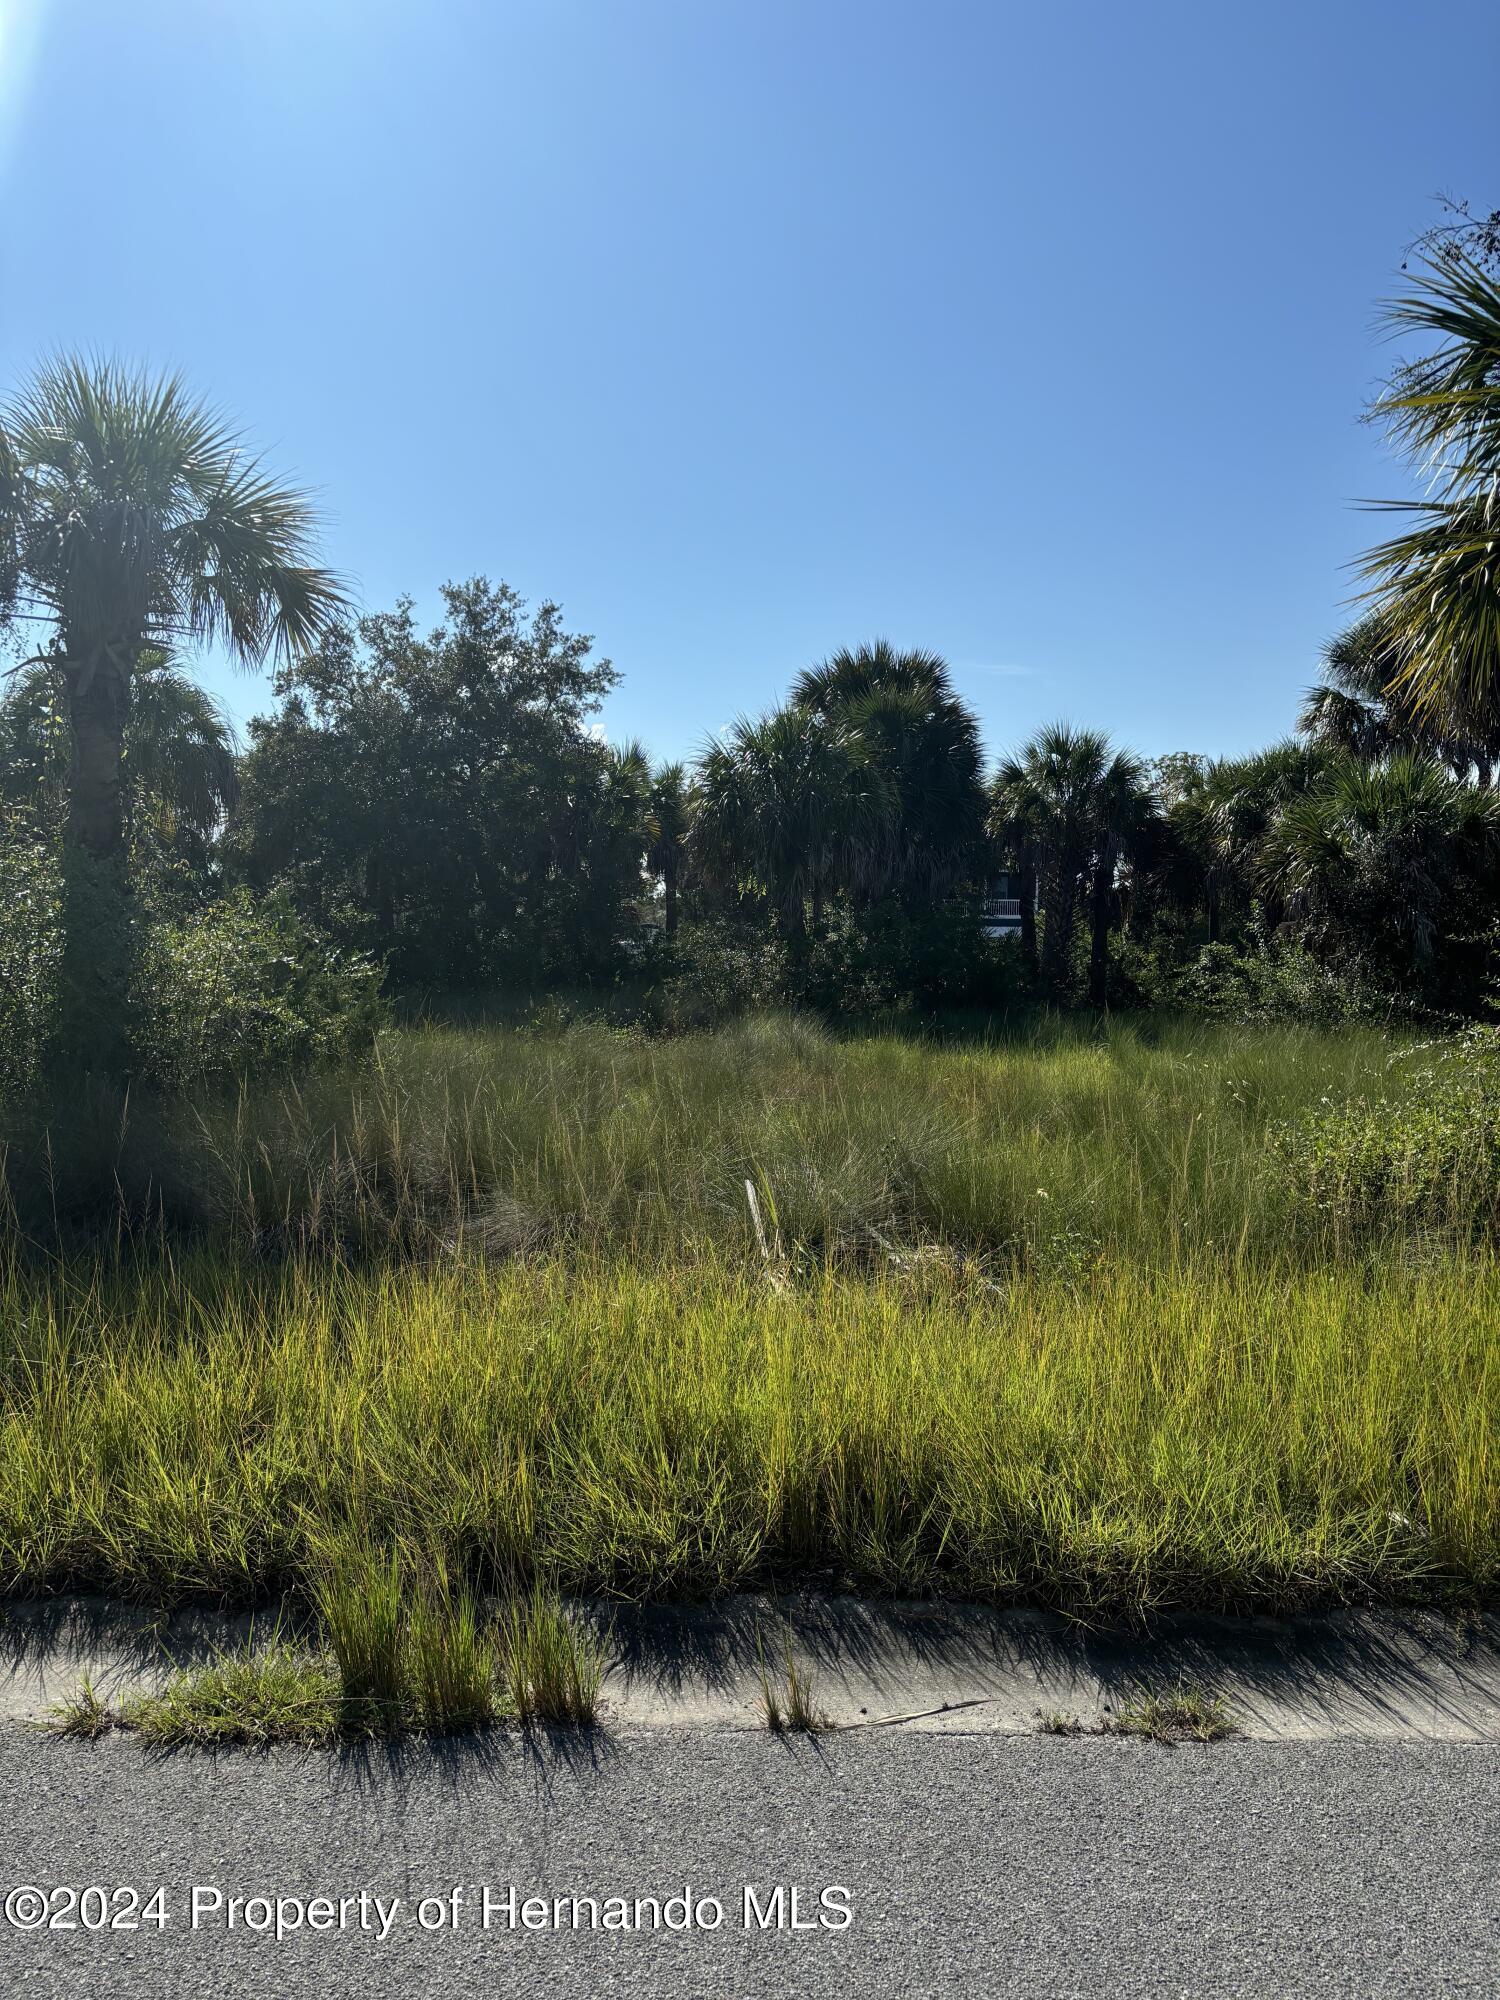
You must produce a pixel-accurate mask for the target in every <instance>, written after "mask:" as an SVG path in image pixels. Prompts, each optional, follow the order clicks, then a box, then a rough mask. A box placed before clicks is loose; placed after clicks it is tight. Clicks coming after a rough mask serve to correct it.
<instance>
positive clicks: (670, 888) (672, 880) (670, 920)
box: [661, 854, 677, 937]
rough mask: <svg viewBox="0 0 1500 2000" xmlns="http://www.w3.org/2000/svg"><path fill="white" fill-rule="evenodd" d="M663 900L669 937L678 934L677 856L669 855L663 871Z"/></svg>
mask: <svg viewBox="0 0 1500 2000" xmlns="http://www.w3.org/2000/svg"><path fill="white" fill-rule="evenodd" d="M661 889H662V900H663V904H664V910H665V922H666V931H667V936H668V937H675V936H676V935H677V857H676V855H675V854H673V855H671V856H669V858H668V860H667V864H666V866H665V867H664V868H663V869H662V871H661Z"/></svg>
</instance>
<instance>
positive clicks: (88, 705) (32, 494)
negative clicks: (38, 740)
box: [0, 359, 342, 1069]
mask: <svg viewBox="0 0 1500 2000" xmlns="http://www.w3.org/2000/svg"><path fill="white" fill-rule="evenodd" d="M0 432H3V434H4V436H5V439H6V446H5V451H4V453H3V454H0V507H3V525H0V547H4V548H7V549H10V550H13V551H14V556H13V565H14V571H15V576H16V603H17V606H18V608H19V613H20V615H21V616H23V617H26V618H29V619H32V620H35V621H37V622H39V623H40V624H41V625H42V626H43V627H44V628H45V632H46V640H45V643H44V645H43V647H42V648H41V649H40V656H41V657H44V658H45V659H46V660H47V661H48V663H49V665H50V666H51V667H52V668H53V670H54V671H55V672H56V674H57V676H58V679H59V681H60V683H61V686H62V689H63V695H64V700H65V703H66V708H67V715H68V729H69V738H70V744H71V768H70V773H69V783H68V803H67V817H66V829H65V854H66V861H65V884H66V886H65V909H64V927H65V946H64V961H63V986H64V1007H65V1019H66V1021H67V1022H68V1023H70V1024H71V1025H69V1026H66V1027H65V1034H64V1044H65V1056H64V1059H65V1061H67V1062H68V1063H69V1064H70V1065H72V1064H85V1065H89V1066H94V1067H100V1068H105V1069H115V1068H118V1067H119V1066H120V1064H121V1063H122V1062H123V1060H124V1052H125V1020H126V1005H127V992H128V984H129V979H128V974H129V967H128V956H127V952H128V946H127V942H126V938H127V930H128V927H127V925H126V924H125V921H124V916H123V898H124V896H125V893H126V883H125V878H124V866H123V863H124V837H125V814H124V779H125V740H126V730H127V726H128V723H129V718H130V709H131V700H132V695H133V692H134V688H135V681H136V675H137V672H138V670H139V668H140V666H141V663H142V660H143V659H144V658H145V657H146V656H147V655H148V654H150V653H153V652H164V651H171V650H173V649H174V648H176V647H179V646H181V645H183V644H195V643H196V644H209V643H217V644H221V645H223V646H225V647H227V649H228V650H229V652H230V653H231V654H232V655H234V656H235V657H236V658H238V659H239V660H241V661H242V662H245V663H247V664H255V663H258V662H260V661H261V660H263V659H264V658H265V657H266V656H267V655H268V654H279V655H282V656H287V655H291V654H295V653H299V652H301V651H303V650H305V649H307V648H310V647H311V646H313V645H315V644H316V643H317V641H318V640H319V639H320V638H321V637H322V636H323V635H324V633H325V632H326V631H327V630H328V629H329V627H330V625H331V624H332V622H333V620H334V619H335V617H336V615H337V613H338V612H339V610H340V609H341V606H342V596H341V593H340V590H339V587H338V585H337V583H336V582H335V580H334V578H333V577H332V576H331V575H330V574H329V572H328V571H327V570H324V569H320V568H318V567H316V566H315V565H314V564H312V563H311V562H310V561H309V560H308V556H309V548H310V543H311V540H312V535H313V528H314V517H313V513H312V509H311V507H310V505H309V502H308V500H307V498H306V497H305V495H303V494H301V493H299V492H296V491H294V490H292V489H290V488H288V487H285V486H283V485H281V484H279V483H278V482H277V481H276V480H275V479H273V478H271V477H270V476H269V475H268V474H267V473H266V472H265V471H264V470H263V468H262V467H261V465H260V464H259V462H258V461H257V460H256V459H255V458H253V457H252V456H250V455H249V454H248V453H247V451H246V450H245V448H244V446H243V445H242V443H241V442H240V440H239V438H238V437H237V435H236V434H235V433H234V432H233V431H232V430H231V429H230V428H229V427H228V426H227V424H226V423H225V422H224V420H223V419H222V418H221V417H219V416H217V415H216V414H214V413H213V412H212V411H211V410H209V409H208V408H207V407H206V406H205V405H204V404H202V403H201V402H198V401H197V400H195V399H194V398H193V397H192V396H191V395H190V394H189V393H188V391H187V390H186V388H185V387H184V385H183V383H182V382H181V380H180V379H179V378H178V377H176V376H165V377H160V378H152V377H150V376H148V375H147V374H145V373H143V372H136V371H132V370H129V369H126V368H124V367H122V366H120V365H118V364H117V363H114V362H107V361H103V362H94V361H85V360H81V359H61V360H57V361H54V362H50V363H48V364H47V365H46V366H45V367H43V368H41V369H40V370H39V371H38V372H37V374H36V375H35V376H34V377H33V378H32V380H31V381H30V382H29V383H28V384H27V386H26V387H25V388H23V390H22V391H21V393H20V394H19V395H18V396H17V397H16V398H15V399H14V401H13V402H12V403H11V404H10V405H9V407H8V408H6V409H5V411H4V412H3V415H0ZM0 566H3V565H0Z"/></svg>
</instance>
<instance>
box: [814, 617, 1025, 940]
mask: <svg viewBox="0 0 1500 2000" xmlns="http://www.w3.org/2000/svg"><path fill="white" fill-rule="evenodd" d="M792 702H793V705H794V706H796V707H799V708H804V709H807V710H808V711H810V712H811V713H812V714H814V715H818V716H822V717H823V718H825V719H826V720H827V721H829V722H832V723H834V724H836V725H838V726H839V727H840V728H842V729H845V730H848V731H850V732H851V733H852V734H853V735H855V736H857V737H858V738H859V740H860V742H861V743H862V744H863V745H864V750H865V755H866V757H867V758H868V759H869V761H870V762H871V763H872V764H873V765H874V766H875V767H876V768H877V769H878V770H880V771H881V772H883V773H884V775H885V778H886V779H887V781H888V783H889V785H890V788H891V791H892V793H893V795H894V799H895V819H894V823H893V825H892V826H891V828H890V833H889V838H888V839H887V840H886V841H885V842H884V843H883V844H882V845H881V846H880V847H879V848H878V850H872V852H871V854H870V855H869V856H868V857H867V864H866V870H865V877H866V883H867V886H868V888H869V890H870V891H871V892H872V893H875V894H879V893H883V892H885V891H893V892H894V893H896V894H897V895H899V896H900V897H901V899H902V901H903V902H904V903H906V904H907V905H908V906H914V907H919V906H923V905H931V904H934V903H936V902H938V901H940V900H941V899H942V898H943V897H944V896H946V895H947V894H949V893H950V892H951V891H952V890H953V889H954V888H956V887H957V886H958V885H959V884H961V883H964V882H967V881H972V880H973V879H974V878H975V876H976V875H977V874H978V873H979V872H980V871H981V868H982V843H983V837H984V819H985V796H984V787H983V782H982V764H983V758H982V753H981V750H980V743H979V725H978V723H977V722H976V721H975V718H974V716H973V714H972V713H971V711H970V710H969V709H968V708H967V707H966V706H965V704H964V703H963V702H962V701H960V700H959V698H958V696H957V695H956V694H955V692H954V689H953V684H952V676H951V675H950V673H949V670H948V665H947V662H946V661H944V660H943V659H941V658H940V657H939V656H938V654H936V653H929V652H923V651H911V652H899V651H897V650H896V648H895V647H893V646H892V645H891V644H890V643H889V641H888V640H885V639H878V640H876V641H875V642H874V643H873V644H870V645H865V646H860V647H858V648H856V649H854V650H849V649H847V648H846V649H844V650H842V651H840V652H837V653H835V654H833V655H832V657H831V658H829V659H828V660H825V661H824V662H823V664H822V665H821V666H817V667H810V668H808V669H807V671H806V672H804V673H802V674H799V675H798V677H797V679H796V680H795V681H794V682H793V683H792Z"/></svg>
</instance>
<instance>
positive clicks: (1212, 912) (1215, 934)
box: [1208, 875, 1220, 944]
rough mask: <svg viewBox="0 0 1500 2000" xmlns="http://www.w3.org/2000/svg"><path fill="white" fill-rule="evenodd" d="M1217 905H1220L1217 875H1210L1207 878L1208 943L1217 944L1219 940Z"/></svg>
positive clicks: (1218, 912) (1218, 908)
mask: <svg viewBox="0 0 1500 2000" xmlns="http://www.w3.org/2000/svg"><path fill="white" fill-rule="evenodd" d="M1219 906H1220V898H1219V882H1218V877H1217V876H1215V875H1210V876H1209V878H1208V941H1209V943H1210V944H1217V943H1218V942H1219V922H1220V907H1219Z"/></svg>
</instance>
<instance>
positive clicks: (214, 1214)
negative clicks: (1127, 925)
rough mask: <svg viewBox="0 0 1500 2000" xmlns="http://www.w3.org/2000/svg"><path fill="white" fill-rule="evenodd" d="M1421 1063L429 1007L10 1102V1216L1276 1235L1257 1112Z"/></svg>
mask: <svg viewBox="0 0 1500 2000" xmlns="http://www.w3.org/2000/svg"><path fill="white" fill-rule="evenodd" d="M1415 1067H1416V1066H1415V1064H1414V1063H1413V1062H1412V1061H1411V1060H1410V1058H1409V1057H1407V1056H1406V1055H1405V1054H1404V1053H1403V1051H1402V1049H1401V1048H1400V1047H1399V1046H1398V1045H1397V1044H1395V1043H1393V1042H1392V1041H1390V1040H1389V1039H1387V1038H1386V1037H1385V1036H1384V1035H1383V1034H1382V1033H1380V1032H1379V1031H1376V1030H1352V1029H1344V1030H1339V1031H1329V1030H1313V1029H1299V1028H1292V1027H1284V1028H1262V1029H1257V1030H1254V1031H1247V1030H1244V1029H1236V1028H1231V1027H1225V1026H1212V1025H1205V1024H1202V1023H1197V1024H1192V1023H1185V1022H1176V1023H1174V1022H1171V1021H1156V1020H1149V1021H1143V1022H1139V1023H1130V1022H1123V1023H1122V1022H1116V1023H1113V1024H1110V1025H1107V1026H1101V1027H1098V1028H1091V1027H1090V1026H1088V1025H1087V1024H1085V1025H1079V1024H1077V1023H1076V1022H1069V1021H1062V1020H1058V1019H1055V1018H1039V1019H1038V1020H1036V1021H1034V1022H1032V1023H1031V1024H1030V1025H1029V1026H1028V1027H1026V1028H1025V1029H1024V1030H1021V1029H1017V1030H1012V1031H1009V1032H1008V1033H1005V1034H1003V1035H1002V1034H999V1033H998V1032H996V1031H987V1032H976V1033H975V1034H974V1035H973V1036H972V1038H969V1039H958V1038H950V1039H948V1040H946V1041H943V1040H936V1039H932V1038H922V1037H918V1036H912V1035H900V1034H896V1033H886V1034H876V1035H864V1036H861V1037H858V1038H855V1037H850V1038H840V1037H837V1036H833V1035H830V1034H829V1033H827V1032H825V1031H823V1030H821V1029H819V1028H818V1027H816V1026H815V1025H814V1024H812V1023H811V1022H807V1021H800V1020H795V1019H789V1018H786V1017H771V1018H767V1019H764V1020H752V1021H748V1022H745V1023H743V1024H741V1025H739V1026H737V1027H733V1028H729V1029H725V1030H722V1031H720V1032H718V1033H716V1034H706V1035H695V1036H685V1037H682V1038H680V1039H676V1040H652V1039H648V1038H647V1037H645V1036H643V1035H641V1034H639V1033H636V1032H632V1031H629V1030H614V1029H608V1028H605V1027H602V1026H588V1025H584V1026H575V1027H572V1028H567V1029H555V1030H547V1031H539V1032H535V1033H523V1032H517V1031H515V1030H512V1029H505V1030H500V1029H491V1030H488V1031H486V1030H476V1029H464V1030H461V1029H455V1028H444V1027H439V1026H426V1027H422V1026H418V1027H410V1028H405V1029H398V1030H393V1031H391V1032H390V1033H388V1034H387V1035H385V1036H384V1037H383V1038H382V1039H381V1041H380V1042H379V1044H378V1045H377V1047H376V1049H375V1052H374V1055H373V1057H372V1059H371V1060H370V1062H369V1063H368V1064H365V1065H363V1066H359V1067H355V1068H350V1069H346V1070H342V1071H331V1072H326V1073H323V1074H319V1075H315V1076H312V1077H310V1078H308V1079H306V1080H304V1081H302V1082H300V1083H296V1084H293V1083H281V1084H277V1083H263V1084H261V1085H259V1086H258V1087H256V1088H255V1089H254V1090H247V1091H245V1092H243V1093H242V1094H240V1095H239V1096H238V1097H229V1098H222V1099H212V1100H208V1101H204V1102H201V1103H198V1104H196V1105H193V1106H185V1105H172V1104H162V1103H153V1102H148V1101H147V1100H145V1099H144V1098H139V1097H138V1098H137V1099H136V1100H135V1101H133V1102H131V1103H128V1104H122V1103H119V1102H117V1101H114V1100H108V1101H104V1100H100V1099H98V1098H92V1097H91V1098H89V1099H87V1100H86V1101H80V1103H79V1104H77V1105H74V1106H70V1107H67V1109H66V1111H65V1112H64V1113H61V1114H58V1115H56V1116H54V1118H53V1120H52V1122H51V1124H50V1126H46V1125H44V1123H42V1122H39V1121H38V1120H37V1119H36V1118H33V1119H32V1120H31V1121H30V1122H29V1123H28V1122H27V1121H24V1120H22V1119H20V1118H19V1117H17V1116H14V1115H13V1116H12V1118H11V1121H10V1125H9V1127H7V1126H6V1124H5V1121H4V1120H3V1119H0V1183H3V1189H0V1216H3V1213H4V1211H5V1209H6V1207H7V1205H8V1207H9V1211H10V1213H11V1216H12V1218H13V1221H12V1228H13V1229H14V1230H17V1231H19V1232H20V1233H22V1234H25V1235H29V1236H31V1237H32V1238H34V1239H38V1238H48V1239H51V1238H53V1237H55V1236H56V1234H57V1232H58V1227H59V1226H60V1225H61V1226H62V1233H63V1234H64V1235H65V1236H66V1234H67V1230H66V1224H67V1222H68V1219H69V1218H70V1217H74V1218H76V1219H77V1220H78V1221H80V1222H81V1223H83V1224H84V1225H86V1226H87V1227H88V1228H89V1229H91V1230H92V1231H94V1232H95V1233H96V1234H97V1233H98V1231H99V1229H100V1227H101V1223H102V1224H103V1225H104V1226H106V1227H108V1226H109V1225H110V1224H111V1215H110V1213H109V1211H111V1210H118V1211H119V1212H120V1213H121V1214H124V1215H127V1216H129V1217H130V1218H132V1219H133V1220H134V1221H135V1222H136V1223H137V1224H138V1223H139V1220H140V1218H142V1217H146V1218H148V1219H149V1218H151V1217H153V1216H161V1217H164V1219H165V1220H166V1221H167V1222H168V1223H182V1222H186V1223H188V1224H192V1225H196V1226H198V1227H199V1228H202V1229H206V1230H208V1231H210V1232H211V1233H213V1234H214V1235H215V1236H216V1237H217V1238H219V1239H220V1240H225V1241H233V1242H235V1243H238V1244H241V1245H245V1246H249V1247H251V1248H254V1249H257V1250H258V1251H260V1252H261V1253H262V1254H265V1253H272V1254H277V1255H280V1254H282V1253H284V1252H285V1251H287V1250H289V1249H299V1248H304V1249H305V1248H324V1249H326V1248H328V1247H330V1246H336V1247H338V1248H340V1249H343V1250H348V1251H353V1252H359V1253H369V1252H379V1253H384V1252H388V1251H391V1250H399V1251H403V1252H409V1251H412V1250H417V1251H420V1252H422V1253H424V1254H429V1253H433V1252H437V1253H446V1252H448V1251H450V1250H452V1249H453V1248H454V1247H461V1248H463V1249H465V1250H467V1251H469V1252H472V1253H475V1254H480V1255H487V1256H497V1255H511V1254H516V1253H521V1252H535V1251H536V1250H538V1249H543V1248H549V1249H553V1250H557V1249H563V1250H566V1251H568V1252H569V1253H572V1254H576V1253H579V1252H587V1253H589V1254H592V1255H606V1254H620V1255H624V1256H628V1257H629V1258H631V1259H633V1260H635V1261H636V1262H647V1261H651V1262H660V1261H662V1260H681V1259H683V1258H690V1257H697V1256H700V1255H704V1254H713V1255H723V1254H730V1255H754V1254H755V1253H756V1232H755V1224H754V1217H753V1214H752V1211H751V1207H750V1205H749V1204H748V1203H747V1201H746V1197H745V1185H746V1182H747V1181H748V1182H749V1183H750V1184H751V1186H752V1188H754V1189H755V1190H756V1191H757V1199H758V1203H759V1206H760V1208H761V1211H762V1213H763V1214H774V1216H775V1220H776V1226H777V1230H778V1232H779V1235H780V1237H781V1239H782V1241H783V1243H784V1244H785V1246H786V1248H787V1250H788V1253H789V1254H790V1255H791V1257H792V1258H793V1260H794V1262H796V1263H799V1264H806V1263H809V1262H819V1263H826V1262H829V1261H833V1262H839V1263H844V1264H850V1263H857V1262H868V1261H870V1260H872V1259H876V1260H878V1259H879V1258H881V1257H882V1256H884V1255H885V1254H886V1253H887V1252H888V1250H889V1249H890V1248H891V1247H895V1248H897V1249H903V1248H905V1249H910V1248H912V1247H920V1248H922V1249H924V1250H930V1249H931V1248H932V1246H934V1245H940V1246H946V1247H947V1248H949V1249H952V1250H956V1251H959V1252H961V1253H962V1254H964V1255H966V1256H973V1257H981V1258H984V1259H987V1260H989V1261H991V1262H999V1263H1020V1264H1023V1265H1025V1266H1027V1267H1031V1268H1044V1269H1057V1268H1060V1267H1077V1266H1078V1265H1080V1264H1087V1263H1089V1262H1091V1261H1093V1260H1094V1259H1096V1258H1097V1257H1098V1256H1100V1255H1101V1254H1104V1255H1118V1256H1121V1257H1128V1258H1131V1259H1133V1260H1137V1261H1139V1260H1141V1259H1151V1260H1154V1261H1161V1260H1164V1259H1165V1260H1169V1261H1176V1260H1180V1259H1182V1258H1184V1257H1189V1256H1192V1257H1201V1256H1205V1255H1207V1256H1216V1257H1220V1258H1223V1257H1226V1256H1227V1257H1230V1258H1237V1257H1239V1256H1241V1255H1242V1254H1244V1253H1245V1252H1247V1251H1249V1252H1255V1253H1262V1252H1270V1253H1272V1254H1275V1255H1280V1254H1282V1252H1283V1250H1284V1248H1285V1245H1286V1242H1287V1240H1288V1238H1289V1236H1291V1235H1297V1236H1299V1237H1300V1236H1306V1235H1307V1234H1308V1232H1309V1230H1313V1231H1314V1233H1316V1228H1321V1227H1322V1225H1321V1224H1318V1223H1316V1218H1315V1217H1314V1216H1313V1215H1312V1214H1311V1213H1308V1214H1303V1213H1300V1212H1298V1211H1297V1210H1295V1209H1294V1208H1293V1207H1292V1206H1290V1205H1289V1204H1288V1202H1287V1200H1286V1199H1285V1195H1284V1191H1283V1189H1282V1187H1281V1185H1280V1182H1279V1180H1278V1177H1277V1174H1276V1173H1275V1171H1274V1170H1268V1162H1267V1158H1266V1153H1265V1147H1264V1144H1263V1139H1264V1133H1265V1130H1266V1127H1267V1125H1268V1123H1270V1122H1275V1121H1280V1120H1284V1119H1287V1118H1290V1117H1293V1116H1295V1115H1297V1114H1298V1113H1300V1112H1301V1111H1303V1110H1304V1109H1306V1108H1307V1107H1308V1106H1310V1105H1312V1104H1314V1103H1316V1102H1318V1101H1319V1100H1321V1099H1324V1098H1327V1099H1329V1100H1331V1101H1333V1102H1337V1103H1342V1102H1346V1101H1347V1102H1352V1103H1359V1102H1364V1101H1367V1100H1372V1099H1377V1098H1381V1097H1385V1096H1388V1095H1391V1094H1392V1093H1395V1094H1396V1095H1397V1096H1399V1094H1400V1092H1401V1090H1402V1089H1403V1088H1404V1087H1405V1082H1406V1078H1407V1076H1408V1075H1409V1074H1410V1073H1411V1072H1413V1071H1414V1069H1415ZM7 1138H8V1147H7V1144H6V1141H7ZM101 1200H102V1205H103V1208H104V1210H105V1211H106V1212H105V1213H104V1214H103V1215H102V1216H101V1214H100V1212H99V1211H100V1206H101ZM1315 1225H1316V1227H1315Z"/></svg>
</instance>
